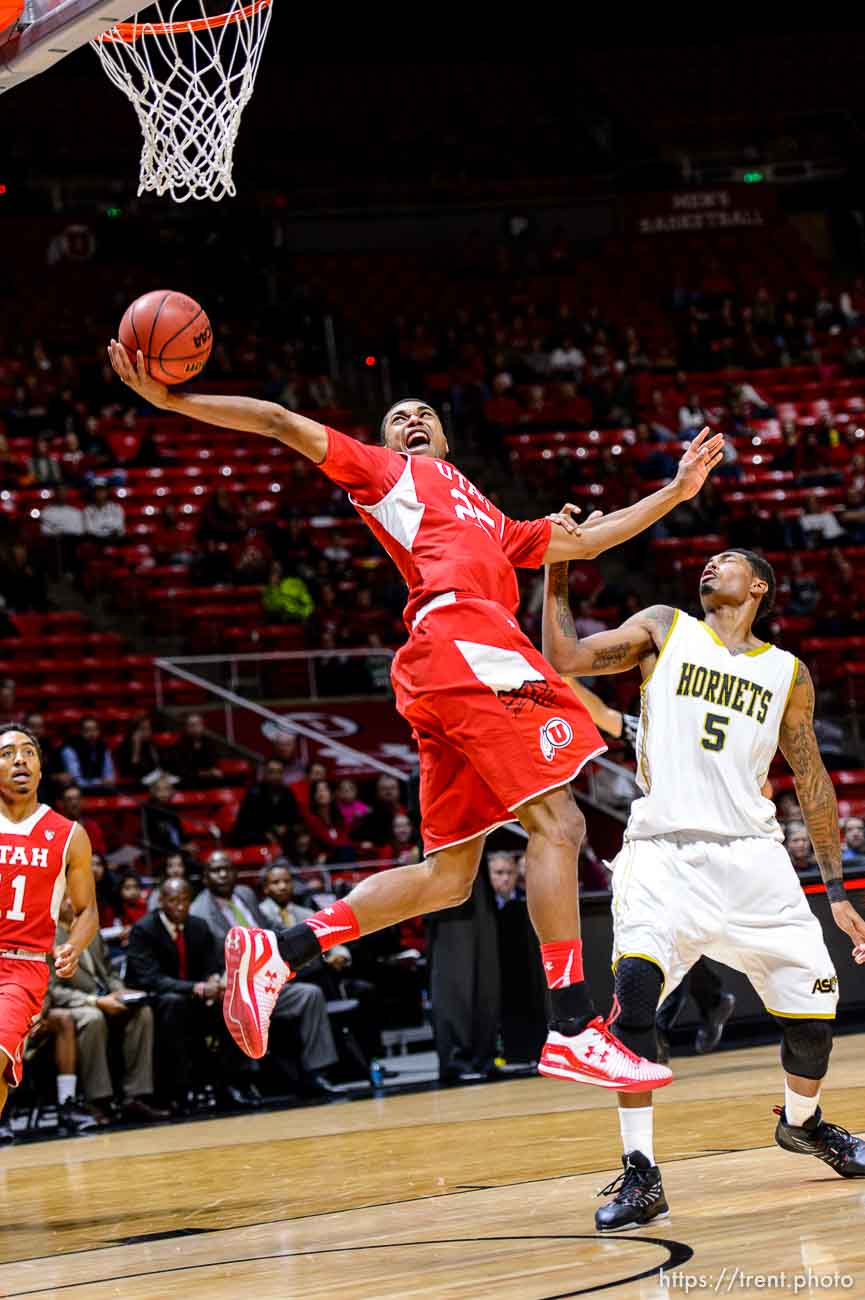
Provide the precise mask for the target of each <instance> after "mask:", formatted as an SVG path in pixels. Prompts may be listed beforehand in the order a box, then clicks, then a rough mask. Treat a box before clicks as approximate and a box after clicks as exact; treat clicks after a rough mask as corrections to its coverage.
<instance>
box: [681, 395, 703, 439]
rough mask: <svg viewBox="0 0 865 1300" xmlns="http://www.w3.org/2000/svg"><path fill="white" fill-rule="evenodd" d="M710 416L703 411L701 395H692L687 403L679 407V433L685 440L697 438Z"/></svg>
mask: <svg viewBox="0 0 865 1300" xmlns="http://www.w3.org/2000/svg"><path fill="white" fill-rule="evenodd" d="M708 419H709V417H708V415H707V414H706V412H705V411H704V410H703V404H702V402H701V401H700V394H699V393H691V396H690V397H689V398H688V400H687V402H684V403H683V404H682V405H681V406H680V407H679V433H680V434H681V435H682V437H683V438H686V439H690V438H695V437H696V436H697V434H698V433H699V432H700V430H701V429H702V428H703V426H704V425H705V424H707V423H708Z"/></svg>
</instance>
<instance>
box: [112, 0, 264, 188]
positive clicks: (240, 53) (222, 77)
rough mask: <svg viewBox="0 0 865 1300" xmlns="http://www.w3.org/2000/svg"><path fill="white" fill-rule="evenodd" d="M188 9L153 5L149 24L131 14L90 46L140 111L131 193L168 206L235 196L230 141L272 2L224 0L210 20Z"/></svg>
mask: <svg viewBox="0 0 865 1300" xmlns="http://www.w3.org/2000/svg"><path fill="white" fill-rule="evenodd" d="M192 2H193V0H165V3H164V4H163V3H162V2H161V0H160V2H158V3H157V4H155V5H154V6H153V9H152V10H151V11H150V12H151V13H153V15H154V16H153V19H152V20H150V21H146V22H142V21H141V20H140V19H139V15H138V14H136V15H134V17H133V19H132V21H131V22H128V23H117V24H116V25H115V26H114V27H112V28H111V29H110V30H109V31H107V32H105V33H104V34H103V35H102V36H100V37H99V38H98V39H97V40H95V41H92V42H91V44H92V45H93V48H94V49H95V51H96V53H97V54H98V55H99V59H100V61H101V63H102V66H103V68H104V69H105V71H106V72H107V73H108V76H109V77H110V78H111V80H112V81H113V82H114V84H115V86H118V87H119V88H120V90H122V91H123V92H124V94H125V95H126V96H127V97H128V98H129V100H130V102H131V104H132V106H133V108H134V109H135V112H136V113H137V114H138V121H139V123H140V125H141V131H142V134H143V136H144V143H143V146H142V150H141V172H140V177H139V184H138V193H139V194H144V193H145V192H146V191H152V192H154V193H156V194H170V195H171V197H172V198H173V199H174V201H175V203H185V202H186V200H187V199H213V200H214V201H216V200H219V199H222V198H225V196H226V195H231V196H232V197H233V196H234V195H235V193H236V190H235V187H234V181H233V180H232V176H231V164H232V157H233V154H234V143H235V140H236V139H237V132H238V128H239V126H240V118H241V114H242V113H243V110H244V108H245V107H246V105H247V103H248V102H249V98H250V96H251V95H252V91H253V87H254V85H255V77H256V73H257V72H258V65H259V62H260V60H261V51H262V49H263V48H264V40H265V37H266V36H267V29H268V27H269V25H270V17H271V13H272V8H273V6H272V0H251V3H248V4H243V3H242V0H231V3H230V8H229V9H227V10H226V11H225V12H223V13H221V14H217V15H216V16H215V17H213V16H210V15H208V13H207V11H206V7H205V6H206V5H207V0H195V2H196V4H197V7H198V13H197V14H196V15H195V16H194V17H189V16H188V14H189V7H190V4H191V3H192ZM184 9H185V10H186V14H187V16H186V17H181V11H182V10H184Z"/></svg>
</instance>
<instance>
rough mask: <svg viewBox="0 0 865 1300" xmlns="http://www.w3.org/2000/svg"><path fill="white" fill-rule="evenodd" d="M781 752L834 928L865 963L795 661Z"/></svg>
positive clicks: (809, 701)
mask: <svg viewBox="0 0 865 1300" xmlns="http://www.w3.org/2000/svg"><path fill="white" fill-rule="evenodd" d="M778 739H779V744H780V746H781V753H782V754H783V755H784V757H785V758H786V760H787V762H788V763H789V764H790V767H791V769H792V772H793V780H794V782H795V785H796V795H797V797H798V800H799V807H800V808H801V809H802V816H803V817H804V819H805V825H806V826H807V828H808V834H809V835H810V837H811V843H812V844H813V846H814V856H815V857H816V859H817V863H818V865H819V867H820V874H821V875H822V877H823V880H824V883H825V885H826V895H827V897H828V899H829V902H830V903H831V905H832V915H833V917H834V918H835V924H836V925H837V926H839V927H840V929H842V930H843V931H844V932H845V934H848V935H849V936H850V938H851V939H852V941H853V956H854V958H855V959H856V961H857V962H858V963H860V964H861V963H862V962H865V921H863V919H862V917H861V916H860V915H859V913H858V912H857V911H856V909H855V907H854V906H853V904H852V903H851V902H850V900H849V899H848V898H847V897H846V895H845V890H844V879H843V876H844V871H843V867H842V863H841V832H840V830H839V827H838V801H837V799H836V798H835V788H834V786H833V785H832V780H831V778H830V776H829V773H828V772H827V771H826V768H825V765H824V763H823V759H822V757H821V755H820V749H819V746H818V744H817V737H816V736H815V735H814V683H813V681H812V680H811V674H810V673H809V671H808V669H807V668H806V667H805V665H804V664H803V663H802V662H801V661H800V662H799V668H798V672H797V675H796V681H795V683H794V685H793V689H792V691H791V692H790V699H789V700H788V701H787V708H786V710H785V712H784V717H783V720H782V722H781V732H780V735H779V738H778Z"/></svg>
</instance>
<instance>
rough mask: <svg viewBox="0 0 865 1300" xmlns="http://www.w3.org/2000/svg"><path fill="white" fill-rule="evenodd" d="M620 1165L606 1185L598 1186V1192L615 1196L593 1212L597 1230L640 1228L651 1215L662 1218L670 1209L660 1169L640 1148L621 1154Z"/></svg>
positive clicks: (649, 1219)
mask: <svg viewBox="0 0 865 1300" xmlns="http://www.w3.org/2000/svg"><path fill="white" fill-rule="evenodd" d="M622 1164H623V1165H624V1169H623V1170H622V1172H621V1173H620V1174H619V1176H618V1178H614V1179H613V1181H612V1182H611V1183H610V1185H609V1187H602V1188H601V1190H600V1191H599V1192H598V1196H609V1195H610V1194H611V1193H613V1192H615V1196H614V1197H613V1199H612V1200H611V1201H609V1202H608V1203H607V1204H606V1205H602V1206H601V1208H600V1209H599V1210H597V1211H596V1212H595V1227H596V1228H597V1230H598V1232H621V1231H622V1229H623V1228H641V1227H643V1225H644V1224H646V1223H651V1221H652V1219H664V1218H666V1217H667V1215H668V1214H669V1213H670V1207H669V1206H668V1205H667V1199H666V1197H665V1196H664V1188H663V1187H662V1185H661V1171H660V1169H659V1168H658V1166H657V1165H650V1164H649V1161H648V1159H647V1157H646V1156H644V1155H643V1153H642V1152H641V1151H629V1152H628V1153H627V1154H626V1155H623V1156H622Z"/></svg>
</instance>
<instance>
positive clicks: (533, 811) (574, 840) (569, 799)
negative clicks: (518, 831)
mask: <svg viewBox="0 0 865 1300" xmlns="http://www.w3.org/2000/svg"><path fill="white" fill-rule="evenodd" d="M519 816H520V821H521V823H522V825H523V826H524V827H525V829H526V830H527V831H528V833H529V835H537V836H540V837H541V838H543V839H545V840H547V841H548V842H549V843H552V844H556V845H558V846H560V847H568V848H573V849H577V850H578V849H579V847H580V845H581V844H582V842H583V838H584V836H585V833H586V819H585V817H584V816H583V814H582V812H581V811H580V809H579V808H578V806H577V802H576V800H575V799H574V796H573V795H572V794H571V791H570V789H569V788H568V787H567V786H562V787H560V788H559V789H558V790H551V791H550V792H549V794H545V795H543V796H542V797H541V798H540V799H536V800H534V801H533V802H532V803H529V804H524V805H523V807H522V808H520V810H519Z"/></svg>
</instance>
